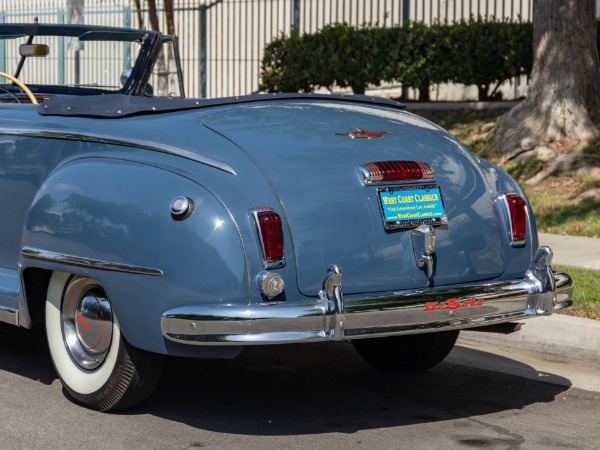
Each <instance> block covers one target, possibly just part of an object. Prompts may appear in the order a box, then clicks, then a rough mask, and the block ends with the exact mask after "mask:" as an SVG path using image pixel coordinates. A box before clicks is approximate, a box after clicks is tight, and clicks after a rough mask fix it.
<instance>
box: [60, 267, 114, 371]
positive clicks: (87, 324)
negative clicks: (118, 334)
mask: <svg viewBox="0 0 600 450" xmlns="http://www.w3.org/2000/svg"><path fill="white" fill-rule="evenodd" d="M62 329H63V338H64V340H65V345H66V347H67V350H68V352H69V355H70V356H71V358H72V359H73V361H75V363H77V365H78V366H79V367H81V368H82V369H85V370H94V369H97V368H98V367H100V366H101V365H102V363H103V362H104V360H105V359H106V356H107V355H108V350H109V348H110V344H111V341H112V331H113V314H112V307H111V305H110V301H109V299H108V298H107V296H106V293H105V292H104V290H103V289H102V288H101V287H100V285H99V284H98V283H97V282H96V281H95V280H92V279H90V278H86V277H80V276H76V277H74V278H72V279H71V281H70V283H69V284H68V286H67V289H66V290H65V294H64V297H63V304H62Z"/></svg>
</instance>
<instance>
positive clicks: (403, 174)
mask: <svg viewBox="0 0 600 450" xmlns="http://www.w3.org/2000/svg"><path fill="white" fill-rule="evenodd" d="M360 170H361V172H362V173H363V175H364V177H365V180H364V182H365V184H372V183H397V182H400V181H421V180H422V181H428V180H433V179H434V173H433V170H431V167H429V165H427V164H426V163H424V162H421V161H378V162H368V163H364V164H363V165H361V166H360Z"/></svg>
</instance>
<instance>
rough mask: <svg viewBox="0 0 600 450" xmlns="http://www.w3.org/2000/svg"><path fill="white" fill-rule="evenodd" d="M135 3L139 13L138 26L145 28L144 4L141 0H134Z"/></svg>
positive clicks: (137, 13) (136, 10)
mask: <svg viewBox="0 0 600 450" xmlns="http://www.w3.org/2000/svg"><path fill="white" fill-rule="evenodd" d="M134 3H135V12H136V15H137V21H138V28H139V29H142V28H144V18H143V17H142V5H141V0H134Z"/></svg>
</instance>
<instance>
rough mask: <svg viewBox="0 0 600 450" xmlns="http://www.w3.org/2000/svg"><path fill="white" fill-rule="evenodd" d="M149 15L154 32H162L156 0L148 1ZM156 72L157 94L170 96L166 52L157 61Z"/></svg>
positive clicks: (161, 53)
mask: <svg viewBox="0 0 600 450" xmlns="http://www.w3.org/2000/svg"><path fill="white" fill-rule="evenodd" d="M148 15H149V16H150V26H151V27H152V30H153V31H160V24H159V21H158V11H157V9H156V0H148ZM154 70H155V71H156V73H157V74H158V86H157V87H156V88H157V89H155V91H154V92H155V94H158V95H159V96H161V97H164V96H166V95H168V93H169V76H168V74H167V65H166V63H165V55H164V52H162V51H161V52H160V54H159V55H158V58H157V59H156V66H155V67H154Z"/></svg>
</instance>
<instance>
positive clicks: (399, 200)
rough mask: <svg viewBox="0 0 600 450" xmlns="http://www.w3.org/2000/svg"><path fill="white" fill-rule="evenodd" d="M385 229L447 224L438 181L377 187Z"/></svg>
mask: <svg viewBox="0 0 600 450" xmlns="http://www.w3.org/2000/svg"><path fill="white" fill-rule="evenodd" d="M378 193H379V202H380V205H381V211H382V213H383V222H384V224H385V228H386V229H394V228H416V227H418V226H419V225H422V224H426V225H432V226H437V225H445V224H447V223H448V218H447V217H446V214H445V213H444V203H443V201H442V191H441V189H440V186H439V185H437V184H427V185H419V186H402V187H399V186H395V187H389V188H383V189H379V190H378Z"/></svg>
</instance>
